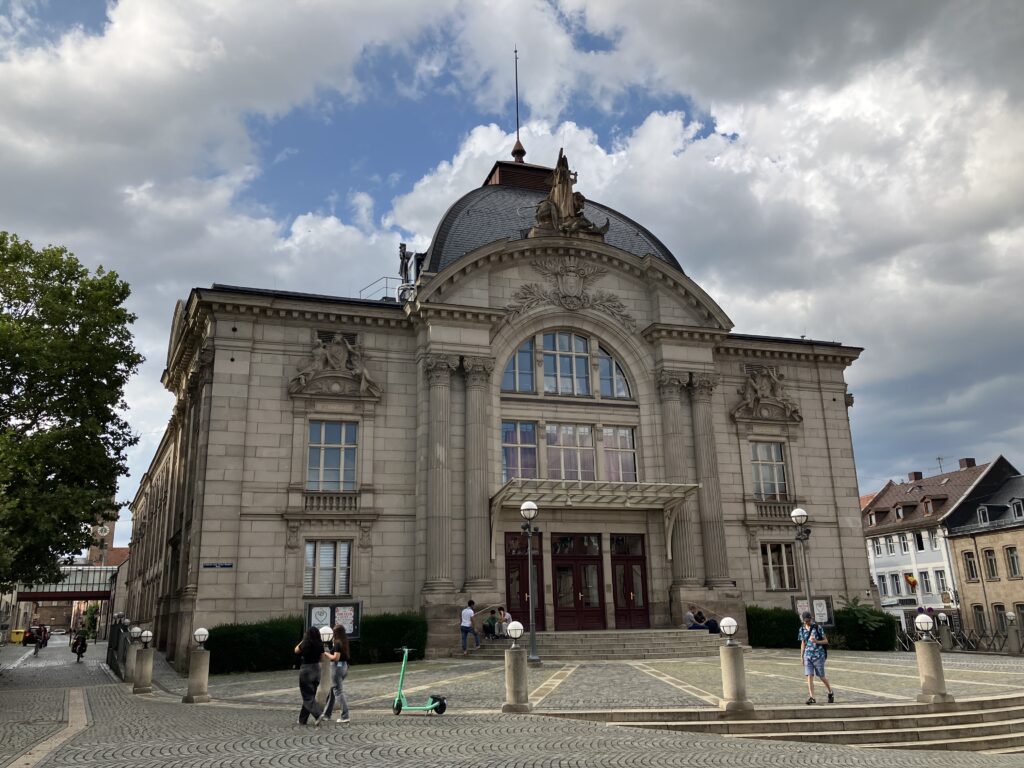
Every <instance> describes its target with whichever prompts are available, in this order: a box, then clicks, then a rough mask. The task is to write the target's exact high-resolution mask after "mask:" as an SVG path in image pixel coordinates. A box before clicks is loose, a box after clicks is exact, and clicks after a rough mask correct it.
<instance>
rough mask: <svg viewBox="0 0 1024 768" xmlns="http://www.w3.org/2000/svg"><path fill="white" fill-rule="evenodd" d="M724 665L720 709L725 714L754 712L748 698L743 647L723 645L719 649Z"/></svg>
mask: <svg viewBox="0 0 1024 768" xmlns="http://www.w3.org/2000/svg"><path fill="white" fill-rule="evenodd" d="M718 657H719V659H720V660H721V664H722V699H721V701H719V702H718V706H719V708H721V709H722V710H724V711H725V712H737V713H739V712H752V711H753V709H754V705H753V703H752V702H751V701H750V699H748V698H747V670H746V669H745V668H744V666H743V646H742V645H723V646H722V647H721V648H719V649H718Z"/></svg>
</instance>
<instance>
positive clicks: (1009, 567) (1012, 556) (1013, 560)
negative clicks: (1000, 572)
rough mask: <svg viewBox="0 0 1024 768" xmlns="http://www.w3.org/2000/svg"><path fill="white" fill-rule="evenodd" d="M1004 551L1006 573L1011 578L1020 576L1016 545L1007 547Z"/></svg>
mask: <svg viewBox="0 0 1024 768" xmlns="http://www.w3.org/2000/svg"><path fill="white" fill-rule="evenodd" d="M1004 551H1005V552H1006V575H1007V576H1009V577H1010V578H1011V579H1019V578H1020V556H1019V555H1018V554H1017V548H1016V547H1007V548H1006V549H1005V550H1004Z"/></svg>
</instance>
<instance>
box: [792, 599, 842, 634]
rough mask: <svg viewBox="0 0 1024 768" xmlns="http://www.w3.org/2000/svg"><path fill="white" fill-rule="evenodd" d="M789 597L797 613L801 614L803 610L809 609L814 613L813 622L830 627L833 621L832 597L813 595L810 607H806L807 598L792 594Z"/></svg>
mask: <svg viewBox="0 0 1024 768" xmlns="http://www.w3.org/2000/svg"><path fill="white" fill-rule="evenodd" d="M791 599H792V601H793V610H795V611H796V612H797V614H798V615H803V612H804V611H806V610H810V611H811V613H813V614H814V622H815V623H816V624H821V625H822V626H825V627H831V626H833V624H834V623H835V618H834V617H835V614H834V613H833V610H832V598H831V597H830V596H826V597H818V596H815V597H814V605H813V607H812V608H810V609H808V607H807V600H806V599H805V598H798V597H795V596H794V597H792V598H791Z"/></svg>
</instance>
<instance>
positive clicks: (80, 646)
mask: <svg viewBox="0 0 1024 768" xmlns="http://www.w3.org/2000/svg"><path fill="white" fill-rule="evenodd" d="M86 647H87V644H86V640H85V632H82V631H79V633H78V634H77V635H75V639H74V641H73V642H72V643H71V652H72V653H73V654H75V656H77V657H78V658H77V659H76V660H75V661H76V663H77V662H81V661H82V655H83V654H84V653H85V649H86Z"/></svg>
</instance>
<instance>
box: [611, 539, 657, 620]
mask: <svg viewBox="0 0 1024 768" xmlns="http://www.w3.org/2000/svg"><path fill="white" fill-rule="evenodd" d="M611 545H612V595H613V597H614V599H615V628H616V629H647V628H648V627H650V626H651V616H650V613H648V607H647V558H646V555H645V553H644V537H643V536H642V535H640V534H632V533H630V534H621V535H620V534H614V533H613V534H612V536H611Z"/></svg>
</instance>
